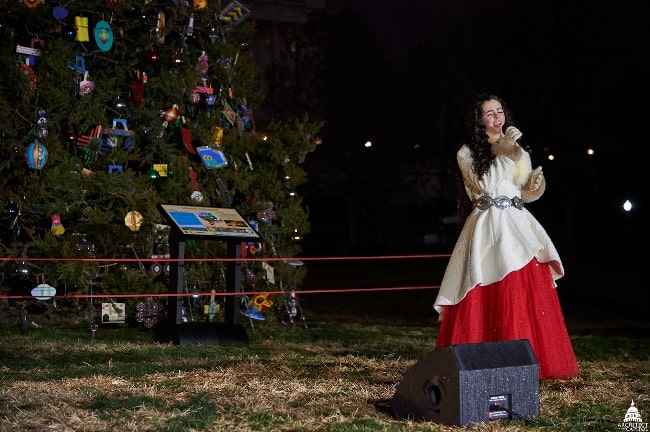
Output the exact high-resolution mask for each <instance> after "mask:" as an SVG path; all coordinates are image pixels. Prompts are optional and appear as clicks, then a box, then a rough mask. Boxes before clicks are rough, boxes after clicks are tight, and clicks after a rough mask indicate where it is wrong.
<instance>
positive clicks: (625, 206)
mask: <svg viewBox="0 0 650 432" xmlns="http://www.w3.org/2000/svg"><path fill="white" fill-rule="evenodd" d="M623 210H625V211H626V212H629V211H631V210H632V203H631V202H630V200H625V202H624V203H623Z"/></svg>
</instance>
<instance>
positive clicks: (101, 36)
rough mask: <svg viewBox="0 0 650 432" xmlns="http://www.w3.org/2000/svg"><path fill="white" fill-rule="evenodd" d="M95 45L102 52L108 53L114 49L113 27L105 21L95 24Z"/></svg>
mask: <svg viewBox="0 0 650 432" xmlns="http://www.w3.org/2000/svg"><path fill="white" fill-rule="evenodd" d="M94 33H95V43H97V46H98V47H99V49H100V50H102V51H108V50H110V49H111V48H112V47H113V29H112V28H111V25H110V24H109V23H108V22H106V21H104V20H100V21H99V22H98V23H97V24H95V30H94Z"/></svg>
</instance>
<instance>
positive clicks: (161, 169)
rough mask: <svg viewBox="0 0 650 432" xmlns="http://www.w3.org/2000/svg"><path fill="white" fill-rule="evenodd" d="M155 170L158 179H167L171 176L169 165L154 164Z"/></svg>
mask: <svg viewBox="0 0 650 432" xmlns="http://www.w3.org/2000/svg"><path fill="white" fill-rule="evenodd" d="M153 169H154V170H155V171H156V172H157V173H158V177H167V176H168V175H169V170H168V168H167V164H163V163H160V164H153Z"/></svg>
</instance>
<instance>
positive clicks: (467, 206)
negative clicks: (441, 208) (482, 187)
mask: <svg viewBox="0 0 650 432" xmlns="http://www.w3.org/2000/svg"><path fill="white" fill-rule="evenodd" d="M489 100H496V101H498V102H499V103H500V104H501V107H502V108H503V112H504V114H505V123H504V125H503V128H504V129H506V128H507V127H508V126H513V125H514V122H513V119H512V115H511V113H510V111H509V110H508V108H507V106H506V103H505V102H504V101H503V99H501V98H500V97H499V96H497V95H495V94H492V93H481V94H479V95H477V96H476V97H475V98H474V99H473V100H472V102H471V104H470V107H469V110H468V113H467V118H466V120H465V138H464V140H463V142H461V146H462V145H463V144H467V147H469V149H470V151H471V152H472V159H473V162H472V170H473V171H474V172H475V173H477V174H478V175H479V176H482V175H483V174H485V173H487V172H488V170H489V169H490V165H491V164H492V163H493V162H494V158H495V156H494V154H492V151H491V150H490V149H491V146H490V144H489V143H488V136H487V133H486V131H485V126H484V125H483V104H484V103H485V102H487V101H489ZM457 186H458V187H457V191H456V192H457V195H456V202H457V205H458V228H459V229H460V228H462V226H463V224H464V222H465V218H467V215H469V213H470V212H471V211H472V202H471V201H470V199H469V197H468V196H467V193H466V192H465V186H464V184H463V176H462V173H461V172H460V169H459V170H458V171H457Z"/></svg>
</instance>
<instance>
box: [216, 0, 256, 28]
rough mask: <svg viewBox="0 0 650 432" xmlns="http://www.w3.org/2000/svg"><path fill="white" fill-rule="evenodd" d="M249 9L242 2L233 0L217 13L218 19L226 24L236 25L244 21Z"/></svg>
mask: <svg viewBox="0 0 650 432" xmlns="http://www.w3.org/2000/svg"><path fill="white" fill-rule="evenodd" d="M250 13H251V11H250V10H248V9H247V8H246V6H244V5H243V4H241V3H239V2H237V1H234V2H231V3H229V4H228V5H227V6H226V7H225V8H223V10H222V11H221V13H220V14H219V19H220V20H221V21H223V22H226V23H228V24H232V25H237V24H239V23H240V22H242V21H244V19H246V17H247V16H248V15H250Z"/></svg>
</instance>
